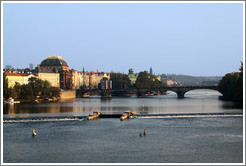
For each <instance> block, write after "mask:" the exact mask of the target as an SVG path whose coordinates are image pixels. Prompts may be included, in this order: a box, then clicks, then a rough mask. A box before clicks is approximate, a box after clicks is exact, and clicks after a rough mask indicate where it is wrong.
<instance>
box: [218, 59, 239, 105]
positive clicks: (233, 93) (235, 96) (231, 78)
mask: <svg viewBox="0 0 246 166" xmlns="http://www.w3.org/2000/svg"><path fill="white" fill-rule="evenodd" d="M239 70H240V72H236V73H228V74H226V75H225V76H224V77H223V78H222V80H221V81H220V83H219V92H220V93H222V94H223V98H224V99H226V100H232V101H240V102H242V101H243V64H241V67H240V69H239Z"/></svg>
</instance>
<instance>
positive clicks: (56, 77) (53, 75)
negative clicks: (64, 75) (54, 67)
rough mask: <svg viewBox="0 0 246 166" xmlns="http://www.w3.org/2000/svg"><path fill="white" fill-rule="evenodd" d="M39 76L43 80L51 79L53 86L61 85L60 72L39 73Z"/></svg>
mask: <svg viewBox="0 0 246 166" xmlns="http://www.w3.org/2000/svg"><path fill="white" fill-rule="evenodd" d="M38 78H39V79H41V80H46V81H49V83H50V84H51V86H53V87H57V88H59V87H60V74H59V73H52V72H50V73H42V72H40V73H38Z"/></svg>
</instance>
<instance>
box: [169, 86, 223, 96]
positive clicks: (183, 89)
mask: <svg viewBox="0 0 246 166" xmlns="http://www.w3.org/2000/svg"><path fill="white" fill-rule="evenodd" d="M167 90H170V91H172V92H175V93H176V94H177V97H178V98H180V99H182V98H184V97H185V93H187V92H189V91H193V90H214V91H217V92H219V91H218V87H217V86H203V87H200V86H198V87H169V88H168V89H167Z"/></svg>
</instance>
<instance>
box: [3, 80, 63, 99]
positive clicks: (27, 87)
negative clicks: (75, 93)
mask: <svg viewBox="0 0 246 166" xmlns="http://www.w3.org/2000/svg"><path fill="white" fill-rule="evenodd" d="M28 82H29V83H28V84H24V85H20V84H19V83H18V82H16V83H15V86H14V87H13V88H7V90H6V91H8V95H6V98H8V97H12V98H14V99H24V100H30V99H36V98H37V97H39V98H43V99H45V98H53V97H59V96H60V89H59V88H55V87H52V86H51V84H50V83H49V82H48V81H46V80H45V81H44V80H41V79H38V78H35V77H31V78H29V80H28ZM6 85H7V84H6V83H5V86H6ZM5 88H6V87H5Z"/></svg>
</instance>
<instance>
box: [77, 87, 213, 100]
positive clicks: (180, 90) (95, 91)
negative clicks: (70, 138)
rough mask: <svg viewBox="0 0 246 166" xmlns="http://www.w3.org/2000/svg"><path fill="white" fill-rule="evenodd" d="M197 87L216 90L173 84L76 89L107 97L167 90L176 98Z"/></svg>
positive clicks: (182, 96) (140, 94)
mask: <svg viewBox="0 0 246 166" xmlns="http://www.w3.org/2000/svg"><path fill="white" fill-rule="evenodd" d="M197 89H211V90H216V91H218V86H175V87H165V88H149V89H137V88H128V89H107V90H100V89H86V90H77V92H78V93H82V94H85V93H88V94H90V95H91V94H99V95H101V96H103V97H109V96H111V95H112V94H116V95H119V96H121V95H123V96H124V95H126V94H137V95H138V96H145V94H146V93H147V92H149V91H160V92H166V91H167V90H170V91H173V92H175V93H176V94H177V97H178V98H184V95H185V93H186V92H188V91H191V90H197Z"/></svg>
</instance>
